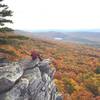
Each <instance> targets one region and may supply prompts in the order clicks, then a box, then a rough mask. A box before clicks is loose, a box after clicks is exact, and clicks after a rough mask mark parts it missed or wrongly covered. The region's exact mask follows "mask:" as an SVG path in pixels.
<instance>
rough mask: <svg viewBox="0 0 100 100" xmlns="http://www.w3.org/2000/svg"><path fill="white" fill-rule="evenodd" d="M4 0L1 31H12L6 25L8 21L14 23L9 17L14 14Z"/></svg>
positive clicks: (1, 9) (1, 4)
mask: <svg viewBox="0 0 100 100" xmlns="http://www.w3.org/2000/svg"><path fill="white" fill-rule="evenodd" d="M2 1H3V0H0V31H1V32H5V31H12V29H11V28H8V27H6V26H5V24H6V23H13V22H12V20H10V19H7V18H8V17H11V16H12V11H11V10H9V9H8V8H9V7H8V5H5V4H3V3H2Z"/></svg>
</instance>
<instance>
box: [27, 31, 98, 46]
mask: <svg viewBox="0 0 100 100" xmlns="http://www.w3.org/2000/svg"><path fill="white" fill-rule="evenodd" d="M27 35H31V36H36V37H42V38H49V39H53V40H60V41H65V42H66V41H67V42H76V43H81V44H86V45H90V46H94V47H98V48H100V32H56V31H48V32H29V33H28V34H27Z"/></svg>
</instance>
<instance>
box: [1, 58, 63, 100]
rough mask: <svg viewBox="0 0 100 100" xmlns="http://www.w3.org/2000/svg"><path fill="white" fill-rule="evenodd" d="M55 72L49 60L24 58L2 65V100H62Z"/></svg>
mask: <svg viewBox="0 0 100 100" xmlns="http://www.w3.org/2000/svg"><path fill="white" fill-rule="evenodd" d="M53 74H54V71H53V70H52V69H51V67H50V61H49V60H43V61H38V60H35V61H30V60H23V61H21V62H20V63H13V64H9V65H6V66H3V67H0V100H62V97H61V96H60V95H58V92H57V88H56V86H55V84H54V82H53V78H52V77H53ZM51 76H52V77H51Z"/></svg>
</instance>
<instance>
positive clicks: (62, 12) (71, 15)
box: [5, 0, 100, 30]
mask: <svg viewBox="0 0 100 100" xmlns="http://www.w3.org/2000/svg"><path fill="white" fill-rule="evenodd" d="M5 3H6V4H8V5H9V7H10V9H11V10H12V11H13V12H14V13H13V17H12V19H13V22H14V24H13V25H11V27H13V28H14V29H21V30H50V29H51V30H55V29H57V30H89V29H100V0H5Z"/></svg>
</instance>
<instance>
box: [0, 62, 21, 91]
mask: <svg viewBox="0 0 100 100" xmlns="http://www.w3.org/2000/svg"><path fill="white" fill-rule="evenodd" d="M22 75H23V70H22V68H21V67H20V66H19V65H18V64H16V63H13V64H9V65H6V66H3V67H0V93H1V92H4V91H7V90H9V89H10V88H11V87H12V86H13V85H14V84H15V82H16V81H17V80H18V79H19V78H20V77H21V76H22Z"/></svg>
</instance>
